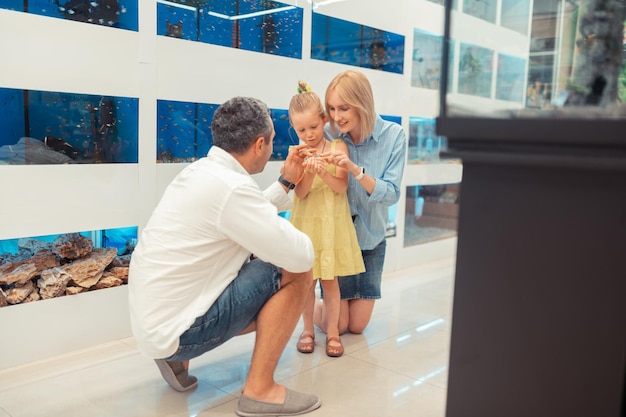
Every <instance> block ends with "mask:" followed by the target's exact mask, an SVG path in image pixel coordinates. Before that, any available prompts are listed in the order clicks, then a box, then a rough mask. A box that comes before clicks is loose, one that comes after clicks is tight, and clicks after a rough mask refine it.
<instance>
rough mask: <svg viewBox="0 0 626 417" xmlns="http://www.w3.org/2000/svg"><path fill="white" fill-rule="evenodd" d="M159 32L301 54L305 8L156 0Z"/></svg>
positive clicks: (260, 0)
mask: <svg viewBox="0 0 626 417" xmlns="http://www.w3.org/2000/svg"><path fill="white" fill-rule="evenodd" d="M157 3H158V4H157V34H158V35H161V36H169V37H173V38H179V39H186V40H192V41H198V42H204V43H210V44H213V45H221V46H227V47H231V48H237V49H244V50H247V51H255V52H262V53H266V54H272V55H280V56H284V57H289V58H297V59H301V58H302V16H303V9H302V8H301V7H296V6H292V5H288V4H285V3H279V2H276V1H271V0H226V1H219V2H209V1H208V0H186V1H185V0H168V1H165V0H157Z"/></svg>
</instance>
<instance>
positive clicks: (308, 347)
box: [296, 332, 315, 353]
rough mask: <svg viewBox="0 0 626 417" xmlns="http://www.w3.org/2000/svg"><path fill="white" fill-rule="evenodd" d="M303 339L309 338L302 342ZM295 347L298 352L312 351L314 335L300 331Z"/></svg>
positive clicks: (313, 348)
mask: <svg viewBox="0 0 626 417" xmlns="http://www.w3.org/2000/svg"><path fill="white" fill-rule="evenodd" d="M303 339H311V341H310V342H304V341H303ZM296 348H297V349H298V352H300V353H313V350H315V335H314V334H311V333H309V332H302V334H301V335H300V337H299V338H298V343H297V344H296Z"/></svg>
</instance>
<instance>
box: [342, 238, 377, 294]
mask: <svg viewBox="0 0 626 417" xmlns="http://www.w3.org/2000/svg"><path fill="white" fill-rule="evenodd" d="M386 249H387V241H386V240H385V239H383V241H382V242H380V243H379V244H378V246H376V247H375V248H374V249H372V250H363V251H361V253H362V254H363V263H365V272H362V273H360V274H357V275H348V276H345V277H339V278H338V281H339V290H340V291H341V299H342V300H354V299H356V298H363V299H367V300H376V299H378V298H380V297H381V294H380V284H381V281H382V277H383V264H384V263H385V253H386Z"/></svg>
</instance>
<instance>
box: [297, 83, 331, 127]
mask: <svg viewBox="0 0 626 417" xmlns="http://www.w3.org/2000/svg"><path fill="white" fill-rule="evenodd" d="M307 111H314V112H317V113H318V114H319V116H320V117H321V118H322V119H324V120H326V112H325V111H324V106H323V105H322V100H321V99H320V97H319V96H318V95H317V94H315V93H314V92H313V90H312V89H311V86H310V85H308V84H307V83H306V82H305V81H298V94H296V95H294V96H293V97H291V101H290V102H289V122H291V115H292V114H293V113H303V112H307Z"/></svg>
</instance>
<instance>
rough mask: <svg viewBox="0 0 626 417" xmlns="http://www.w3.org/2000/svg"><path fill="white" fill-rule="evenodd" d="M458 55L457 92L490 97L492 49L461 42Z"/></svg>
mask: <svg viewBox="0 0 626 417" xmlns="http://www.w3.org/2000/svg"><path fill="white" fill-rule="evenodd" d="M459 55H460V56H459V66H458V74H459V87H458V92H459V93H461V94H470V95H474V96H480V97H491V85H492V83H491V79H492V75H493V56H494V52H493V50H490V49H487V48H483V47H480V46H476V45H471V44H467V43H461V50H460V53H459Z"/></svg>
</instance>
